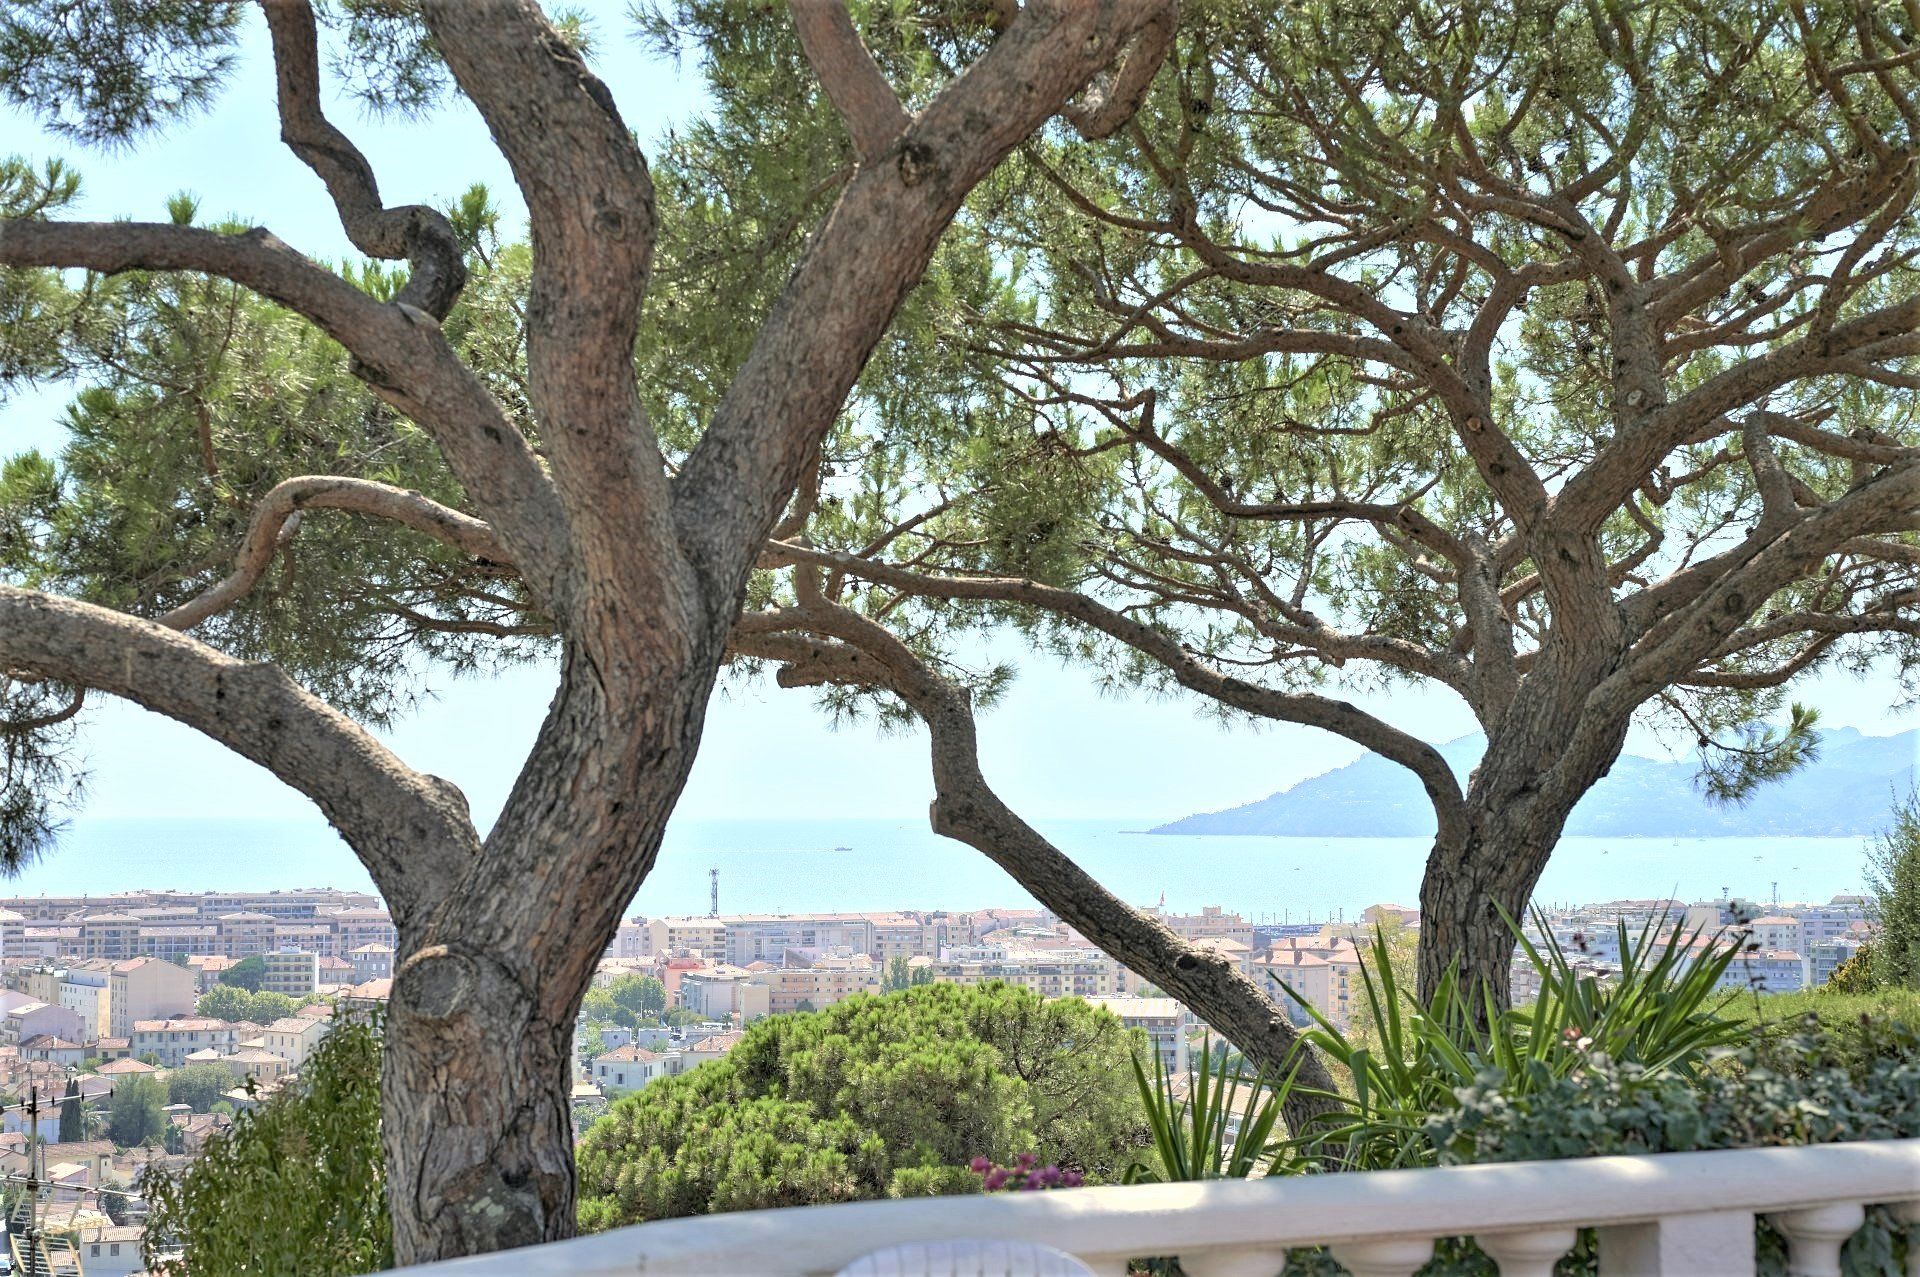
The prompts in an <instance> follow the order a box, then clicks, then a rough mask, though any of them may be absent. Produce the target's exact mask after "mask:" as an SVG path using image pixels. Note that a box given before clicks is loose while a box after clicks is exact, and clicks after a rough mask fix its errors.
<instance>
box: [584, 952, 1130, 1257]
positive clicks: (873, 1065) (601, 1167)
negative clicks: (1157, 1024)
mask: <svg viewBox="0 0 1920 1277" xmlns="http://www.w3.org/2000/svg"><path fill="white" fill-rule="evenodd" d="M1134 1043H1135V1037H1134V1035H1133V1034H1131V1033H1129V1032H1128V1031H1127V1030H1126V1029H1125V1028H1124V1027H1123V1026H1122V1025H1121V1024H1120V1022H1119V1021H1118V1020H1117V1019H1115V1018H1113V1017H1112V1016H1111V1015H1109V1014H1107V1013H1106V1012H1104V1011H1099V1010H1096V1009H1095V1008H1093V1007H1090V1006H1088V1005H1087V1004H1086V1003H1084V1002H1082V1001H1080V1000H1078V999H1076V998H1061V999H1056V1000H1053V1001H1046V1000H1044V999H1042V998H1040V997H1039V996H1038V995H1037V994H1033V993H1029V992H1028V991H1026V990H1024V989H1017V988H1012V987H1009V986H1006V985H1000V984H989V985H983V986H979V987H971V988H970V987H965V986H961V985H951V984H933V985H923V986H920V987H917V988H909V989H906V990H903V991H901V992H898V993H889V994H884V995H882V996H878V997H874V996H868V995H861V996H857V997H854V998H849V999H848V1000H846V1001H845V1002H841V1003H838V1004H837V1005H835V1006H832V1007H829V1008H827V1009H826V1010H824V1011H815V1012H807V1013H795V1014H791V1015H777V1016H770V1017H768V1018H766V1019H763V1020H759V1021H756V1022H755V1023H754V1024H753V1025H752V1026H751V1027H750V1028H749V1029H748V1030H747V1032H746V1036H745V1037H744V1038H743V1039H742V1040H741V1042H740V1044H739V1045H738V1046H736V1047H734V1049H733V1051H732V1052H731V1053H730V1055H729V1056H728V1058H727V1059H725V1060H723V1061H718V1062H715V1063H711V1064H703V1065H701V1066H700V1067H699V1068H697V1069H693V1070H691V1071H690V1072H687V1073H684V1074H682V1075H680V1076H679V1077H671V1078H664V1079H662V1080H660V1081H657V1082H653V1083H651V1084H649V1085H648V1086H647V1087H646V1088H645V1089H644V1090H641V1091H637V1092H635V1093H634V1094H632V1095H628V1096H624V1097H622V1098H621V1099H620V1100H618V1101H616V1102H615V1103H614V1104H613V1106H612V1107H611V1108H610V1109H609V1111H608V1113H607V1115H606V1116H605V1117H603V1118H601V1119H600V1120H599V1121H598V1122H596V1123H594V1125H593V1126H591V1127H589V1128H588V1130H587V1132H586V1134H585V1135H584V1136H582V1137H581V1140H580V1146H579V1167H580V1203H581V1204H580V1222H581V1226H582V1227H583V1228H587V1229H600V1228H609V1227H612V1226H614V1225H617V1224H628V1223H637V1222H639V1221H641V1220H645V1219H661V1218H667V1217H671V1216H677V1215H692V1214H702V1213H705V1212H708V1211H723V1210H743V1209H747V1208H750V1207H755V1206H775V1205H801V1204H805V1203H810V1202H833V1201H847V1200H853V1199H857V1198H875V1197H886V1196H921V1195H928V1194H933V1193H941V1192H954V1191H971V1190H972V1189H975V1188H977V1186H978V1181H977V1179H976V1178H974V1177H971V1176H970V1175H969V1174H968V1172H967V1171H966V1170H965V1167H966V1165H967V1163H968V1162H970V1161H971V1160H972V1159H973V1158H974V1157H976V1156H984V1157H988V1158H990V1159H993V1160H994V1161H996V1162H1006V1161H1009V1160H1011V1159H1013V1158H1014V1157H1016V1156H1017V1155H1019V1154H1021V1153H1026V1152H1032V1153H1037V1154H1038V1155H1039V1156H1040V1157H1041V1158H1042V1160H1044V1161H1046V1162H1049V1163H1055V1164H1058V1165H1059V1166H1061V1167H1063V1168H1066V1169H1071V1170H1075V1171H1079V1172H1080V1173H1082V1174H1083V1175H1085V1176H1087V1177H1088V1178H1089V1179H1106V1180H1113V1179H1118V1178H1119V1177H1120V1175H1121V1173H1122V1171H1123V1170H1124V1169H1125V1167H1126V1166H1127V1165H1128V1164H1129V1163H1130V1162H1131V1161H1132V1160H1133V1157H1134V1154H1135V1151H1136V1150H1137V1149H1139V1148H1140V1147H1142V1146H1143V1145H1144V1144H1145V1143H1146V1141H1147V1130H1146V1123H1145V1121H1144V1119H1143V1117H1142V1115H1141V1112H1140V1102H1139V1097H1138V1096H1137V1095H1136V1094H1135V1093H1134V1087H1133V1083H1132V1082H1131V1080H1130V1079H1128V1077H1127V1076H1126V1074H1125V1072H1124V1070H1123V1069H1122V1068H1120V1067H1119V1062H1120V1061H1121V1060H1122V1059H1124V1058H1125V1057H1126V1055H1127V1053H1128V1052H1129V1051H1130V1050H1131V1049H1132V1048H1133V1046H1134Z"/></svg>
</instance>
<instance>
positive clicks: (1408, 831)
mask: <svg viewBox="0 0 1920 1277" xmlns="http://www.w3.org/2000/svg"><path fill="white" fill-rule="evenodd" d="M1485 748H1486V738H1485V737H1483V736H1477V735H1476V736H1463V737H1461V738H1460V739H1459V740H1456V741H1449V742H1448V743H1447V744H1445V745H1442V746H1441V747H1440V753H1441V755H1442V756H1443V757H1445V758H1446V760H1447V763H1448V764H1449V765H1450V766H1451V767H1452V768H1453V770H1454V772H1455V773H1456V774H1457V775H1459V776H1460V777H1461V778H1462V781H1463V783H1464V780H1465V777H1466V775H1467V773H1468V772H1469V771H1470V770H1471V769H1472V768H1473V765H1474V764H1475V763H1476V762H1478V761H1479V758H1480V754H1481V751H1482V750H1484V749H1485ZM1917 752H1920V730H1915V731H1908V732H1901V733H1900V734H1899V735H1897V736H1865V735H1862V734H1861V733H1860V732H1858V731H1856V730H1855V729H1853V728H1851V727H1843V728H1839V729H1837V730H1834V731H1823V732H1821V733H1820V758H1819V761H1818V762H1816V763H1813V764H1812V765H1810V766H1808V767H1805V768H1802V769H1801V770H1800V771H1799V772H1797V773H1795V774H1794V775H1792V776H1789V777H1788V778H1786V779H1785V780H1782V781H1779V782H1776V783H1774V784H1771V785H1766V786H1763V787H1762V788H1761V789H1760V790H1759V791H1758V792H1757V793H1755V794H1754V796H1753V799H1752V801H1750V802H1748V803H1747V804H1746V805H1744V806H1741V807H1717V806H1714V805H1713V804H1711V803H1708V802H1707V801H1706V800H1705V799H1703V798H1702V797H1701V796H1700V791H1699V789H1698V788H1697V787H1696V786H1695V785H1694V782H1693V777H1694V773H1695V770H1696V768H1695V765H1694V763H1693V762H1692V761H1691V760H1687V761H1681V762H1661V761H1659V760H1656V759H1652V758H1638V757H1634V756H1631V755H1622V756H1621V758H1620V761H1619V762H1617V763H1615V764H1614V765H1613V771H1612V772H1611V773H1609V774H1608V775H1607V776H1606V777H1605V778H1603V779H1602V780H1601V781H1600V783H1599V784H1597V785H1595V786H1594V787H1593V788H1592V789H1591V790H1590V791H1588V793H1587V796H1586V797H1585V798H1584V799H1582V800H1581V802H1580V805H1579V806H1578V807H1576V808H1574V809H1573V816H1572V819H1571V820H1569V821H1568V823H1567V833H1568V835H1569V836H1572V837H1613V838H1631V837H1665V838H1715V837H1726V836H1733V835H1749V836H1752V835H1763V836H1771V837H1802V838H1812V837H1845V836H1849V835H1855V834H1871V833H1877V832H1878V831H1879V830H1880V829H1881V828H1883V827H1884V826H1885V825H1886V823H1887V809H1888V808H1889V807H1890V806H1891V805H1892V802H1893V799H1894V797H1895V795H1896V793H1897V794H1899V795H1901V796H1904V795H1905V794H1907V793H1908V792H1909V791H1910V790H1912V788H1913V785H1914V763H1915V759H1916V753H1917ZM1433 829H1434V821H1433V809H1432V808H1431V807H1430V806H1428V804H1427V796H1426V793H1425V791H1423V790H1422V789H1421V788H1420V782H1419V781H1417V780H1415V779H1414V778H1413V774H1412V773H1411V772H1409V771H1407V770H1406V769H1405V768H1404V767H1401V766H1399V765H1398V764H1397V763H1390V762H1388V761H1387V760H1386V759H1384V758H1381V757H1380V756H1379V755H1378V754H1368V755H1366V756H1364V757H1362V758H1360V759H1359V760H1357V761H1356V762H1352V763H1349V764H1348V765H1347V766H1345V767H1339V768H1335V769H1334V770H1333V771H1330V772H1328V773H1326V774H1325V775H1323V776H1315V777H1313V778H1312V779H1310V780H1303V781H1301V782H1300V783H1299V784H1297V785H1295V786H1293V787H1292V788H1291V789H1284V790H1281V791H1280V792H1279V793H1277V794H1272V795H1269V796H1268V797H1266V798H1262V799H1261V800H1260V801H1258V802H1253V803H1248V804H1246V805H1245V806H1244V807H1232V808H1229V809H1228V810H1226V811H1216V812H1206V813H1202V814H1200V815H1196V816H1188V817H1186V818H1185V819H1182V820H1176V821H1174V822H1173V823H1171V824H1167V825H1161V826H1160V827H1159V828H1157V829H1154V830H1152V831H1151V832H1153V833H1156V834H1268V835H1283V836H1291V837H1300V838H1339V837H1355V838H1394V837H1426V836H1428V835H1431V834H1432V833H1433Z"/></svg>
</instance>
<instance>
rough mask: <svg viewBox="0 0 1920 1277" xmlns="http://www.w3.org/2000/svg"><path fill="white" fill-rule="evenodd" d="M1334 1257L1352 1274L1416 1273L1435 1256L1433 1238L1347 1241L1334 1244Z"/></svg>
mask: <svg viewBox="0 0 1920 1277" xmlns="http://www.w3.org/2000/svg"><path fill="white" fill-rule="evenodd" d="M1333 1257H1334V1258H1335V1259H1337V1260H1339V1261H1340V1262H1341V1263H1342V1264H1345V1265H1346V1268H1347V1271H1348V1272H1350V1273H1352V1274H1353V1277H1413V1273H1414V1271H1415V1270H1416V1269H1418V1268H1419V1267H1420V1266H1421V1265H1423V1264H1425V1263H1426V1262H1427V1261H1428V1260H1430V1259H1432V1258H1433V1241H1432V1239H1430V1238H1429V1239H1428V1240H1426V1241H1413V1240H1409V1239H1404V1238H1403V1239H1401V1240H1398V1241H1377V1242H1344V1243H1342V1244H1340V1245H1338V1246H1335V1247H1334V1248H1333Z"/></svg>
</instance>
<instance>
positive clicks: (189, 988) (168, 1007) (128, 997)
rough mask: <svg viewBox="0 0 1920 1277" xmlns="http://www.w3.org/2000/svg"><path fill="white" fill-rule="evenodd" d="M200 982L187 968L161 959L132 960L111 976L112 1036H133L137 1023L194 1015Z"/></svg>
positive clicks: (116, 967)
mask: <svg viewBox="0 0 1920 1277" xmlns="http://www.w3.org/2000/svg"><path fill="white" fill-rule="evenodd" d="M199 987H200V984H199V980H198V979H197V978H196V977H195V976H194V973H193V972H191V971H189V970H187V969H186V968H185V967H182V966H178V965H176V964H174V963H172V962H165V961H162V960H161V959H159V958H128V959H127V960H125V961H124V962H116V963H114V964H113V966H112V967H111V968H110V969H109V970H108V972H107V988H108V992H109V994H110V997H109V1003H110V1005H111V1008H112V1015H111V1028H112V1034H111V1036H113V1037H116V1038H128V1037H131V1036H132V1035H133V1025H134V1022H135V1021H136V1020H162V1019H165V1018H167V1017H168V1016H174V1015H187V1014H190V1013H191V1012H192V1011H193V1006H194V1002H195V1001H196V999H197V998H198V995H199Z"/></svg>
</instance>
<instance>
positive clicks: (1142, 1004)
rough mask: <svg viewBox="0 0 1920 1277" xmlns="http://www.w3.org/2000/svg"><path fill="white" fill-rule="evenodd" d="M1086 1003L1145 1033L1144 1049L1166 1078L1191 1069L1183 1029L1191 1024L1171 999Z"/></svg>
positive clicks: (1123, 999)
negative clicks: (1158, 1064) (1152, 1054)
mask: <svg viewBox="0 0 1920 1277" xmlns="http://www.w3.org/2000/svg"><path fill="white" fill-rule="evenodd" d="M1087 1001H1088V1002H1091V1003H1092V1004H1093V1005H1094V1006H1097V1007H1100V1008H1102V1009H1104V1010H1107V1011H1111V1012H1113V1014H1114V1015H1115V1016H1117V1017H1119V1020H1120V1023H1122V1024H1124V1025H1126V1026H1127V1027H1128V1028H1129V1029H1139V1030H1140V1031H1141V1032H1143V1033H1145V1034H1146V1037H1147V1045H1148V1047H1149V1048H1150V1049H1151V1050H1152V1051H1153V1053H1154V1055H1155V1056H1157V1057H1158V1058H1159V1061H1160V1067H1161V1068H1162V1069H1165V1070H1166V1072H1167V1076H1169V1077H1179V1076H1182V1075H1184V1074H1185V1073H1187V1072H1188V1070H1189V1069H1190V1068H1191V1067H1192V1063H1193V1062H1192V1059H1191V1056H1190V1053H1189V1048H1188V1046H1187V1029H1188V1027H1189V1026H1190V1025H1191V1024H1192V1023H1193V1021H1192V1017H1191V1016H1190V1015H1189V1014H1188V1012H1187V1009H1186V1008H1185V1007H1183V1006H1181V1005H1180V1004H1179V1003H1178V1002H1176V1001H1174V1000H1173V999H1172V998H1133V997H1124V998H1088V999H1087ZM1142 1064H1143V1065H1144V1064H1145V1061H1142Z"/></svg>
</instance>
